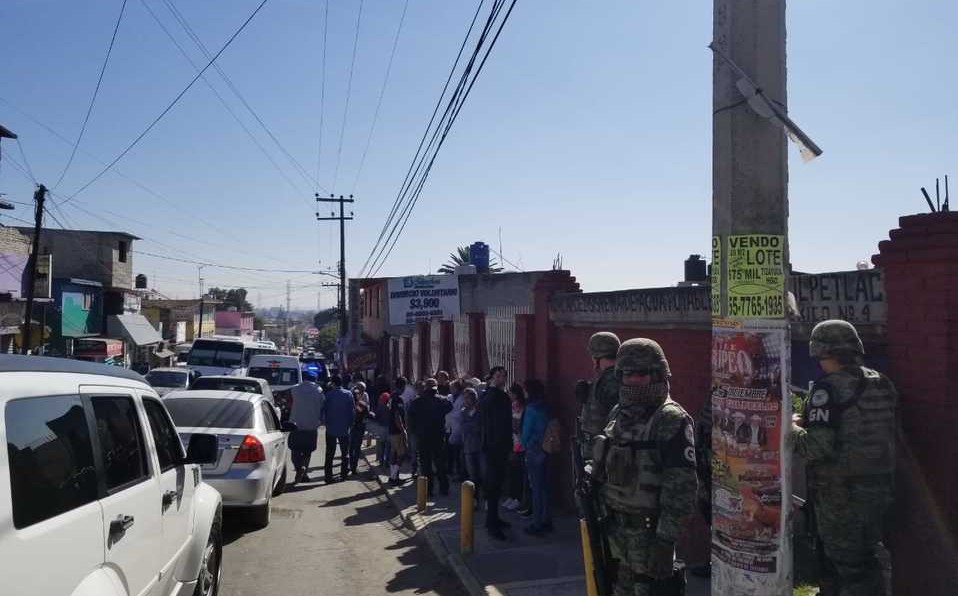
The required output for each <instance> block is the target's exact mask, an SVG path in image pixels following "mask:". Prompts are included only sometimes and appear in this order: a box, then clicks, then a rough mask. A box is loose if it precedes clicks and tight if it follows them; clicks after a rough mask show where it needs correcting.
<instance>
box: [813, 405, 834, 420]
mask: <svg viewBox="0 0 958 596" xmlns="http://www.w3.org/2000/svg"><path fill="white" fill-rule="evenodd" d="M830 414H831V412H829V411H828V410H826V409H824V408H812V409H810V410H809V411H808V421H809V422H828V419H829V415H830Z"/></svg>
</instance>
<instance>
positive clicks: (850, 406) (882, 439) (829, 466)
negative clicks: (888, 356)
mask: <svg viewBox="0 0 958 596" xmlns="http://www.w3.org/2000/svg"><path fill="white" fill-rule="evenodd" d="M861 372H862V375H863V377H862V378H861V379H860V380H859V382H858V384H857V387H856V389H855V394H854V395H853V397H852V398H851V399H850V400H849V401H847V402H845V403H839V410H840V411H841V416H840V417H839V426H838V429H837V433H836V435H835V454H836V456H835V459H834V460H832V461H829V462H826V463H824V464H822V466H821V469H820V470H816V472H819V473H820V474H821V475H823V476H824V475H827V476H843V477H857V476H878V475H891V474H893V473H894V471H895V405H896V404H895V401H896V391H895V388H894V386H893V385H892V384H891V381H889V380H888V379H887V378H886V377H884V376H883V375H882V374H881V373H879V372H876V371H874V370H871V369H869V368H865V367H861Z"/></svg>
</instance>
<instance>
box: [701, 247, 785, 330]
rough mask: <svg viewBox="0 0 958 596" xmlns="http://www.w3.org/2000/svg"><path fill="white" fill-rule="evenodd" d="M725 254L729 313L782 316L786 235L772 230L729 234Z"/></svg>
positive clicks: (736, 314) (783, 308) (748, 315)
mask: <svg viewBox="0 0 958 596" xmlns="http://www.w3.org/2000/svg"><path fill="white" fill-rule="evenodd" d="M725 258H726V259H728V316H730V317H741V318H751V319H781V318H783V317H784V316H785V237H784V236H781V235H775V234H743V235H737V236H729V237H728V250H727V251H726V253H725ZM713 270H714V267H713Z"/></svg>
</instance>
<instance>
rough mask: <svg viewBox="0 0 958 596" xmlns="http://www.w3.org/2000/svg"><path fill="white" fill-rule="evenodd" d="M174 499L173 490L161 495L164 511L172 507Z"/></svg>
mask: <svg viewBox="0 0 958 596" xmlns="http://www.w3.org/2000/svg"><path fill="white" fill-rule="evenodd" d="M175 498H176V491H175V490H168V491H166V492H165V493H163V509H166V508H167V507H169V506H170V505H172V504H173V499H175Z"/></svg>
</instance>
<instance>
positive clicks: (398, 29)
mask: <svg viewBox="0 0 958 596" xmlns="http://www.w3.org/2000/svg"><path fill="white" fill-rule="evenodd" d="M408 8H409V0H406V1H405V2H404V3H403V7H402V14H401V15H400V16H399V26H398V27H396V36H395V37H394V38H393V47H392V51H391V52H390V53H389V62H388V63H387V64H386V75H385V76H384V77H383V85H382V87H381V88H380V89H379V99H378V100H377V101H376V111H375V112H373V122H372V124H371V125H370V126H369V136H368V137H366V146H365V147H364V148H363V154H362V157H361V158H360V159H359V167H358V168H357V169H356V178H355V179H354V180H353V186H352V190H350V191H349V192H350V194H352V193H354V192H355V191H356V185H357V184H359V177H360V175H362V172H363V166H365V165H366V154H367V153H368V152H369V146H370V145H371V144H372V141H373V132H374V131H375V130H376V122H377V121H378V120H379V109H380V108H381V107H382V105H383V96H384V95H385V94H386V85H387V84H388V83H389V74H390V73H391V72H392V69H393V59H394V58H395V57H396V48H397V46H399V34H400V33H402V26H403V23H404V22H405V21H406V10H407V9H408Z"/></svg>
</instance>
